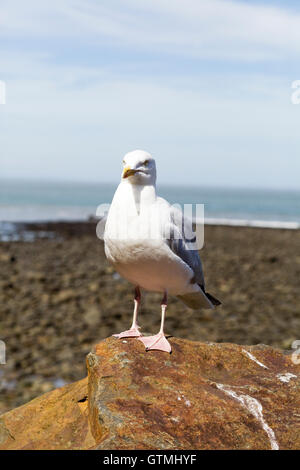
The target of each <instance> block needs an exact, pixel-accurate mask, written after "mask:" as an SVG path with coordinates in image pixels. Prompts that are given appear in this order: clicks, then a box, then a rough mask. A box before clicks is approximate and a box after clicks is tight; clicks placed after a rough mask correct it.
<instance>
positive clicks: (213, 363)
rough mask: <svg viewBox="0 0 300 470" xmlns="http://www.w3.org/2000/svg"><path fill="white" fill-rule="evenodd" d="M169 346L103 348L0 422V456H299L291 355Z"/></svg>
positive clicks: (298, 400) (106, 344) (295, 367)
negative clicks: (65, 381) (83, 452)
mask: <svg viewBox="0 0 300 470" xmlns="http://www.w3.org/2000/svg"><path fill="white" fill-rule="evenodd" d="M169 341H170V343H171V345H172V354H167V353H163V352H161V351H149V352H146V351H145V349H144V346H143V344H142V343H141V342H140V341H138V340H136V339H134V338H130V339H129V338H127V339H123V340H118V339H116V338H113V337H110V338H108V339H106V340H103V341H101V342H100V343H99V344H97V345H96V346H95V347H94V349H93V350H92V351H91V352H90V353H89V354H88V356H87V367H88V378H85V379H83V380H81V381H79V382H75V383H73V384H69V385H66V386H64V387H62V388H58V389H56V390H54V391H52V392H48V393H46V394H44V395H42V396H40V397H38V398H36V399H34V400H32V401H30V402H29V403H27V404H25V405H23V406H21V407H19V408H16V409H14V410H12V411H9V412H7V413H5V414H3V415H1V416H0V449H2V450H3V449H42V450H44V449H53V450H54V449H103V450H114V449H116V450H133V449H145V450H147V449H149V450H150V449H155V450H163V449H178V450H184V449H186V450H188V449H192V450H194V449H233V450H235V449H236V450H237V449H257V450H258V449H268V450H269V449H274V450H276V449H300V412H299V410H300V393H299V386H300V364H296V362H299V357H296V358H295V354H294V356H292V355H291V354H288V353H285V352H283V351H281V350H279V349H274V348H272V347H270V346H265V345H256V346H239V345H237V344H231V343H212V342H206V343H200V342H193V341H187V340H183V339H178V338H174V337H171V338H169ZM295 359H296V360H295Z"/></svg>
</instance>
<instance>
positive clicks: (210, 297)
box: [205, 292, 222, 305]
mask: <svg viewBox="0 0 300 470" xmlns="http://www.w3.org/2000/svg"><path fill="white" fill-rule="evenodd" d="M205 295H206V297H207V298H208V300H210V301H211V303H212V304H213V305H222V302H220V301H219V300H218V299H216V298H215V297H214V296H212V295H211V294H209V293H208V292H205Z"/></svg>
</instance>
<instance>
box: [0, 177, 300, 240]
mask: <svg viewBox="0 0 300 470" xmlns="http://www.w3.org/2000/svg"><path fill="white" fill-rule="evenodd" d="M117 184H118V183H117V182H116V183H111V184H110V183H73V182H72V183H70V182H38V181H13V180H2V181H1V180H0V240H1V239H2V240H5V239H11V238H12V237H10V236H9V234H12V233H13V232H14V226H15V223H20V222H25V223H26V222H41V221H83V220H87V219H88V218H90V217H93V216H94V217H95V216H96V210H97V207H98V206H99V205H100V204H106V203H107V204H109V203H110V202H111V200H112V197H113V195H114V192H115V189H116V186H117ZM157 190H158V194H159V195H160V196H162V197H164V198H166V199H167V200H168V201H169V202H170V203H172V204H175V203H177V204H181V205H183V204H204V217H205V223H206V224H214V225H234V226H254V227H268V228H284V229H299V228H300V189H299V190H298V191H297V190H284V191H283V190H270V189H268V190H266V189H248V188H213V187H202V186H199V187H196V186H189V187H185V186H167V185H163V184H162V185H158V187H157Z"/></svg>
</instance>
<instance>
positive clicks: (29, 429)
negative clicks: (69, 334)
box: [0, 378, 96, 450]
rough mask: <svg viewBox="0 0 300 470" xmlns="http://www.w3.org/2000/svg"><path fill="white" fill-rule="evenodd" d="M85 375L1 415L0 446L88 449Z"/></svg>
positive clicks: (35, 448) (89, 441)
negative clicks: (77, 380) (81, 378)
mask: <svg viewBox="0 0 300 470" xmlns="http://www.w3.org/2000/svg"><path fill="white" fill-rule="evenodd" d="M95 444H96V442H95V440H94V438H93V436H92V433H91V431H90V428H89V421H88V407H87V379H86V378H85V379H83V380H80V381H79V382H75V383H73V384H70V385H66V386H65V387H62V388H58V389H56V390H54V391H52V392H48V393H45V394H44V395H41V396H40V397H38V398H36V399H34V400H32V401H30V402H29V403H27V404H26V405H23V406H20V407H19V408H15V409H14V410H12V411H9V412H8V413H5V414H3V415H2V416H0V449H1V450H3V449H10V450H12V449H18V450H20V449H33V450H37V449H39V450H46V449H51V450H53V449H91V448H93V447H94V446H95Z"/></svg>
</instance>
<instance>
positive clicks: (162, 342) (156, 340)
mask: <svg viewBox="0 0 300 470" xmlns="http://www.w3.org/2000/svg"><path fill="white" fill-rule="evenodd" d="M166 309H167V293H166V292H165V294H164V297H163V299H162V301H161V325H160V330H159V332H158V334H157V335H154V336H143V337H142V338H138V339H139V340H140V341H142V343H144V345H145V347H146V350H147V351H149V350H150V349H157V350H159V351H165V352H168V353H170V352H171V351H172V348H171V345H170V343H169V341H168V340H167V339H166V337H165V334H164V323H165V316H166Z"/></svg>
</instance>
